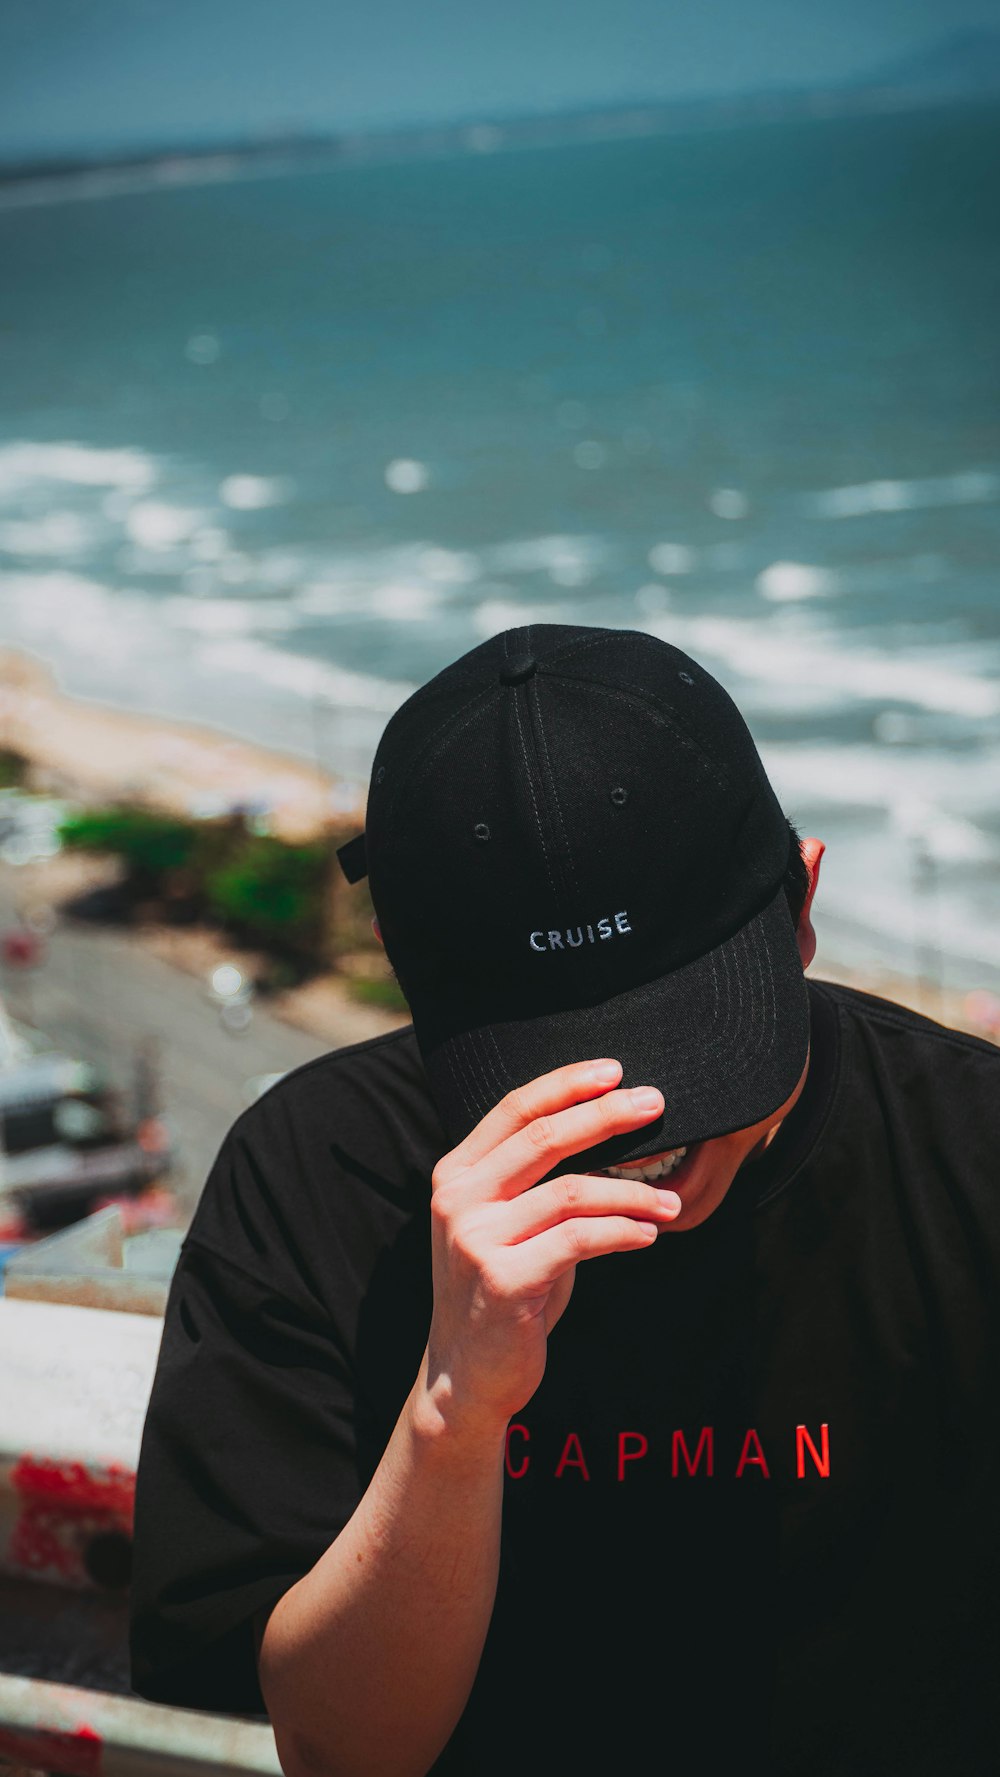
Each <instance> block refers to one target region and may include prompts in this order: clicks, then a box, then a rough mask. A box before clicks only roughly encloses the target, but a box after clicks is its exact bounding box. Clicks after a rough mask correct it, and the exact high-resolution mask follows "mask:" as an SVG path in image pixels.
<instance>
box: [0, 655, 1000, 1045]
mask: <svg viewBox="0 0 1000 1777" xmlns="http://www.w3.org/2000/svg"><path fill="white" fill-rule="evenodd" d="M0 747H2V748H5V749H7V750H8V751H11V752H15V753H17V754H19V755H21V756H22V757H23V758H24V759H25V760H26V761H27V763H28V766H29V771H30V774H31V777H32V779H33V780H34V783H35V785H36V786H37V788H39V789H45V790H48V791H49V792H50V793H52V794H56V795H61V796H65V798H66V799H67V800H76V799H79V800H81V801H82V802H84V803H86V802H87V801H88V800H89V801H94V800H100V799H109V800H117V799H121V800H131V801H133V802H136V803H139V804H141V805H144V806H146V807H149V808H155V809H160V810H163V811H167V812H171V813H175V814H183V815H188V816H198V815H202V816H205V815H210V814H221V813H223V812H224V811H225V809H226V808H227V807H229V808H239V807H242V808H244V809H250V810H253V811H256V812H261V813H266V815H267V819H268V821H269V823H270V826H271V829H272V831H273V832H274V833H275V834H276V835H277V836H278V837H280V838H282V839H286V840H293V841H295V840H307V839H313V838H316V837H317V836H319V835H322V834H329V833H330V832H331V831H333V830H334V829H344V830H345V831H347V830H349V829H357V828H360V827H361V826H363V824H364V800H363V795H359V792H358V786H357V785H356V784H355V783H352V782H349V781H348V780H340V779H338V778H336V777H335V776H333V775H332V774H331V773H329V772H327V771H324V770H322V769H321V768H320V767H319V766H318V765H312V764H309V763H308V762H306V761H303V760H302V759H298V758H296V757H294V756H293V755H290V754H286V753H283V752H281V751H279V750H276V749H273V748H269V747H266V746H263V745H260V744H254V743H252V742H249V741H244V740H239V739H236V738H234V737H233V736H232V735H230V734H228V733H226V732H225V731H224V730H221V729H215V728H212V727H210V726H208V725H207V724H198V723H194V722H191V721H188V720H186V719H183V718H171V717H168V716H164V715H161V714H156V715H150V714H146V715H143V714H139V713H137V712H134V711H128V710H123V709H116V708H114V707H112V706H109V705H107V704H103V703H97V702H91V701H89V700H87V699H84V698H80V697H75V696H71V695H70V694H69V693H67V692H64V691H63V690H62V689H61V688H60V686H59V683H58V679H57V677H56V674H55V672H54V671H53V669H52V668H51V667H49V666H48V665H47V664H46V663H45V662H44V661H42V660H41V659H39V657H38V656H36V655H33V654H31V653H29V652H28V651H26V650H22V649H18V648H11V647H3V648H0ZM91 864H92V867H93V860H92V861H91ZM19 869H20V872H21V878H22V881H23V882H24V886H25V889H26V890H27V894H26V896H25V900H26V901H27V900H28V899H31V898H34V899H36V900H37V899H38V897H39V895H40V894H44V893H45V892H46V885H45V880H44V879H45V878H48V882H49V883H50V884H51V888H52V891H53V898H55V896H57V895H58V894H59V889H58V887H57V883H58V881H59V880H60V879H61V880H62V881H63V882H64V883H66V884H67V887H66V891H65V893H64V894H63V896H62V898H63V899H66V898H68V896H69V894H70V893H71V892H72V890H71V889H70V888H69V887H68V883H69V881H70V879H71V878H72V874H73V873H72V870H71V869H70V867H69V864H68V858H67V854H61V855H60V857H58V858H56V859H53V860H51V862H50V863H49V864H29V865H23V866H20V867H19ZM816 929H817V938H818V950H817V954H816V957H815V959H814V961H813V963H812V964H811V965H810V971H811V973H812V975H813V976H815V977H816V978H818V979H820V980H830V981H834V982H839V983H842V984H843V985H845V986H849V987H856V988H859V989H861V990H862V991H864V992H868V993H873V994H876V995H878V996H879V997H881V998H884V999H889V1000H894V1001H895V1002H896V1003H898V1004H900V1005H905V1006H909V1007H911V1008H912V1009H913V1010H914V1011H916V1012H919V1013H922V1014H923V1015H924V1016H925V1017H929V1018H933V1019H935V1020H936V1021H937V1022H939V1023H942V1024H945V1025H947V1026H949V1027H951V1028H953V1029H959V1030H965V1031H968V1032H970V1033H971V1034H973V1035H976V1036H980V1037H986V1038H987V1039H988V1040H991V1041H1000V996H997V995H996V994H994V993H992V992H990V991H989V990H985V989H982V990H977V989H968V988H956V987H951V986H943V985H941V984H940V983H936V982H933V981H930V980H927V979H921V978H920V977H918V976H917V975H915V974H913V975H904V974H902V973H900V972H898V971H896V970H893V969H890V968H882V967H878V966H872V965H859V964H856V963H852V962H850V961H848V960H844V959H842V958H840V957H838V955H837V954H836V952H835V951H830V952H829V953H828V951H827V949H826V946H825V944H824V932H823V910H822V905H819V906H818V907H817V913H816ZM135 935H136V938H137V940H138V941H139V942H141V943H143V944H145V945H146V946H147V948H149V949H151V950H154V951H155V952H156V953H157V954H158V955H160V956H161V957H162V958H163V959H164V960H165V961H168V962H169V963H171V965H172V966H174V967H177V968H180V969H183V970H186V971H187V972H189V973H199V972H204V969H205V968H207V967H208V966H209V962H208V960H207V959H212V960H219V959H221V957H222V955H223V954H225V955H227V956H231V957H233V958H234V959H236V960H238V959H239V955H240V952H239V947H238V946H237V945H235V944H234V943H230V942H229V941H227V940H226V939H225V938H224V937H223V936H222V935H221V934H219V933H218V932H215V931H213V930H212V929H211V928H209V927H193V928H174V927H167V926H154V927H148V928H145V929H144V928H143V927H141V926H137V927H136V928H135ZM247 954H249V953H247ZM268 1004H269V1006H270V1008H271V1010H273V1011H274V1012H275V1014H276V1015H277V1016H278V1017H280V1018H282V1019H283V1020H284V1021H286V1022H287V1023H289V1024H292V1025H295V1026H297V1027H298V1028H299V1029H304V1030H308V1031H310V1032H311V1034H313V1035H316V1036H320V1037H325V1036H326V1035H327V1034H328V1033H329V1034H330V1036H331V1038H332V1037H333V1033H334V1032H336V1033H337V1040H338V1041H339V1042H341V1043H342V1042H343V1031H344V1027H345V1022H347V1023H349V1024H350V1026H351V1028H352V1029H356V1031H357V1036H356V1038H352V1040H357V1041H362V1040H364V1039H365V1038H366V1037H369V1036H372V1035H375V1034H377V1033H378V1032H379V1031H380V1030H391V1029H398V1028H399V1027H400V1026H401V1025H403V1024H405V1023H407V1022H408V1018H407V1015H406V1014H404V1013H401V1012H389V1011H384V1010H382V1009H380V1008H377V1007H375V1006H370V1005H364V1004H362V1003H360V1002H358V1001H354V1000H352V998H351V996H350V993H349V989H348V985H347V982H346V980H345V977H344V975H342V974H340V975H338V974H336V973H335V972H334V971H330V970H326V971H320V972H318V973H317V975H316V976H314V977H313V978H312V980H311V981H309V982H307V983H305V984H304V985H303V986H301V987H299V988H295V989H291V990H287V991H286V992H284V993H282V994H277V995H275V996H273V998H272V997H269V1000H268Z"/></svg>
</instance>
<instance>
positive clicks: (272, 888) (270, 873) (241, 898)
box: [204, 834, 330, 950]
mask: <svg viewBox="0 0 1000 1777" xmlns="http://www.w3.org/2000/svg"><path fill="white" fill-rule="evenodd" d="M329 868H330V852H329V848H328V847H327V846H325V845H318V844H312V845H288V844H286V843H285V842H284V841H283V840H280V839H275V838H273V837H272V836H270V835H266V834H260V835H251V834H246V835H244V836H243V837H242V839H241V840H240V841H238V842H237V844H236V846H235V849H234V851H233V853H232V854H231V855H230V856H229V857H228V858H227V859H226V861H225V862H224V863H222V864H221V865H220V866H218V867H217V868H215V869H213V870H210V871H209V872H208V874H207V875H206V878H205V884H204V887H205V898H206V901H207V904H208V907H209V910H210V911H211V912H212V913H214V914H215V915H216V916H217V917H218V918H221V919H224V920H228V921H231V922H233V923H234V924H235V925H238V926H240V927H241V928H242V929H243V930H245V931H247V932H249V933H251V934H253V935H254V936H255V937H259V938H262V939H265V940H268V939H270V940H275V939H277V940H279V941H281V942H284V943H288V944H290V945H291V946H292V947H293V948H295V949H297V950H303V949H307V948H314V947H316V946H318V945H319V943H320V941H321V938H322V933H323V925H324V908H325V898H326V894H327V891H328V883H329Z"/></svg>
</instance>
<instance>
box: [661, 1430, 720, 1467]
mask: <svg viewBox="0 0 1000 1777" xmlns="http://www.w3.org/2000/svg"><path fill="white" fill-rule="evenodd" d="M703 1452H704V1454H705V1458H706V1462H705V1473H706V1474H707V1475H714V1473H715V1431H714V1428H713V1427H712V1426H711V1425H703V1426H702V1428H701V1437H700V1438H699V1439H698V1447H697V1449H696V1450H695V1453H694V1456H692V1455H691V1452H690V1450H689V1449H688V1447H687V1439H686V1438H685V1436H684V1433H683V1432H682V1431H675V1432H674V1436H673V1448H672V1450H671V1456H670V1473H671V1474H672V1475H674V1476H676V1475H678V1474H679V1473H680V1459H681V1457H682V1456H683V1458H684V1467H685V1468H686V1469H687V1472H688V1474H689V1475H693V1474H696V1473H697V1469H698V1464H699V1463H700V1461H701V1458H702V1453H703Z"/></svg>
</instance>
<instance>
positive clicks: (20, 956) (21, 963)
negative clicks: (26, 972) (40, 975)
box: [3, 930, 43, 969]
mask: <svg viewBox="0 0 1000 1777" xmlns="http://www.w3.org/2000/svg"><path fill="white" fill-rule="evenodd" d="M42 954H43V946H42V941H41V939H40V938H38V937H36V935H35V933H34V932H25V931H21V930H16V931H13V932H5V933H4V935H3V960H4V962H5V963H13V964H14V966H15V967H16V968H19V969H25V968H31V967H33V965H34V964H35V963H40V962H41V960H42Z"/></svg>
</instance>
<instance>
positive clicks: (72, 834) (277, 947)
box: [59, 804, 404, 1009]
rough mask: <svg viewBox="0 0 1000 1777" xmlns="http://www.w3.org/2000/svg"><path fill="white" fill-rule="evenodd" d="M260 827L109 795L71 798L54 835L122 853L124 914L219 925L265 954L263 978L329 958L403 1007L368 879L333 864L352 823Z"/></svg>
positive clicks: (288, 975)
mask: <svg viewBox="0 0 1000 1777" xmlns="http://www.w3.org/2000/svg"><path fill="white" fill-rule="evenodd" d="M259 828H260V823H259V822H258V821H255V820H254V819H253V817H249V818H248V817H246V816H244V815H242V814H238V813H234V814H229V815H226V816H223V817H219V818H216V819H210V820H197V819H190V818H185V817H183V816H178V815H173V814H167V813H162V812H160V811H158V810H154V809H150V808H145V807H139V806H134V805H127V804H113V805H109V806H106V807H86V808H80V809H77V810H75V811H74V812H73V813H72V814H71V815H69V816H68V817H67V818H66V819H65V820H64V821H63V823H62V825H61V827H60V829H59V838H60V841H61V843H62V845H63V846H64V847H65V848H67V849H71V850H72V849H76V850H81V851H87V852H92V853H96V854H99V855H103V856H111V857H115V858H117V859H118V860H119V861H120V864H121V867H122V875H121V881H120V894H119V897H118V905H119V910H120V916H121V917H124V918H127V919H129V920H130V921H141V920H143V919H156V920H161V921H165V922H167V923H170V924H186V925H193V924H199V923H201V924H208V925H213V926H215V927H216V928H221V929H222V930H224V931H225V932H226V933H227V934H228V935H230V936H231V937H232V938H233V940H234V941H238V942H240V943H244V944H250V945H253V946H254V947H256V948H257V949H258V950H261V951H263V952H264V953H265V955H266V956H267V957H268V959H269V965H270V966H269V969H268V971H267V974H268V980H265V981H264V982H262V983H261V985H265V986H266V985H268V983H269V981H271V982H273V983H274V984H275V985H278V984H280V985H282V986H284V985H288V984H289V983H290V982H291V981H294V980H305V979H307V978H308V977H309V976H310V975H313V974H315V973H317V972H318V971H320V970H323V969H330V968H333V969H335V970H337V971H338V972H340V973H342V974H343V975H344V978H345V980H346V981H347V983H348V984H349V986H350V990H351V992H352V994H354V995H355V997H357V998H358V999H360V1000H363V1001H364V1002H366V1003H368V1004H376V1005H381V1006H387V1007H390V1008H392V1009H399V1008H402V1006H403V1005H404V1001H403V1000H402V997H401V995H400V993H399V989H398V988H397V986H396V984H395V982H394V981H393V980H392V979H391V978H390V977H389V975H388V972H387V968H386V964H385V960H384V956H383V953H382V950H381V947H380V946H379V945H378V944H377V943H376V941H375V938H374V936H373V933H372V930H371V905H370V902H369V899H368V894H367V889H366V886H365V885H364V884H363V883H362V884H358V885H356V886H353V887H352V886H349V885H348V884H347V883H346V882H345V881H344V880H343V878H342V876H341V872H340V868H339V866H338V864H337V859H336V849H337V846H338V845H340V844H342V843H343V841H344V840H345V839H347V838H348V837H349V834H348V833H347V832H346V831H345V832H341V831H337V830H333V829H331V830H330V831H328V832H327V833H324V834H323V835H321V836H319V837H317V838H315V839H312V840H310V841H308V842H299V843H293V842H290V841H288V840H285V839H281V838H279V837H277V836H276V835H275V834H273V833H270V832H267V831H261V830H259Z"/></svg>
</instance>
